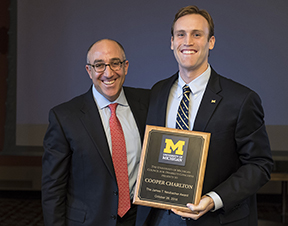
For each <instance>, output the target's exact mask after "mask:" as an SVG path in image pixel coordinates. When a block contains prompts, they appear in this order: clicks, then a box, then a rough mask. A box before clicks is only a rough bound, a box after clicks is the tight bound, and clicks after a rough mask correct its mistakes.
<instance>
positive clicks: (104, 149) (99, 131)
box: [80, 89, 115, 177]
mask: <svg viewBox="0 0 288 226" xmlns="http://www.w3.org/2000/svg"><path fill="white" fill-rule="evenodd" d="M80 110H81V112H82V113H83V114H82V116H81V118H80V119H81V121H82V123H83V125H84V127H85V129H86V130H87V132H88V134H89V135H90V137H91V139H92V141H93V143H94V145H95V147H96V148H95V149H96V150H97V151H98V152H99V153H100V155H101V157H102V159H103V161H104V162H105V164H106V166H107V168H108V170H109V172H110V173H111V175H112V176H113V177H115V173H114V168H113V163H112V158H111V154H110V151H109V145H108V142H107V138H106V134H105V131H104V128H103V125H102V121H101V118H100V114H99V111H98V108H97V106H96V103H95V101H94V99H93V94H92V89H90V90H89V91H88V92H87V93H86V94H85V96H84V103H83V107H82V108H81V109H80ZM95 149H92V151H94V150H95Z"/></svg>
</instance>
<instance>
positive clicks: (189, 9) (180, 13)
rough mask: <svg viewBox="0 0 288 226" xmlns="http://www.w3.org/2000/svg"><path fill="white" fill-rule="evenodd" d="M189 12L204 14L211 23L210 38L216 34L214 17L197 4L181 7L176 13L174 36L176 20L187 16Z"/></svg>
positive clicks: (172, 33) (172, 30) (172, 31)
mask: <svg viewBox="0 0 288 226" xmlns="http://www.w3.org/2000/svg"><path fill="white" fill-rule="evenodd" d="M189 14H199V15H201V16H203V17H204V18H205V19H206V20H207V22H208V25H209V36H208V40H209V39H210V38H211V37H212V36H214V23H213V19H212V17H211V16H210V14H209V13H208V12H207V11H206V10H205V9H201V10H200V9H199V8H198V7H197V6H193V5H192V6H186V7H183V8H181V9H179V11H178V12H177V13H176V15H175V18H174V21H173V24H172V27H171V35H172V36H174V25H175V23H176V21H177V20H178V19H179V18H180V17H182V16H186V15H189Z"/></svg>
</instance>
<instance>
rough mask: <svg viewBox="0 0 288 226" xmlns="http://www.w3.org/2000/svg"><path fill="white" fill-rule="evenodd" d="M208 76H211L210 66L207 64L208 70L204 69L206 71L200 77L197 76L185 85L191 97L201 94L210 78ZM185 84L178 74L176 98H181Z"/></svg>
mask: <svg viewBox="0 0 288 226" xmlns="http://www.w3.org/2000/svg"><path fill="white" fill-rule="evenodd" d="M210 74H211V67H210V64H208V68H207V69H206V71H204V72H203V73H202V74H201V75H200V76H198V77H197V78H196V79H194V80H192V81H191V82H190V83H189V84H187V85H188V86H189V88H190V90H191V93H192V94H193V95H195V94H197V93H199V92H201V91H202V90H204V89H205V88H206V85H207V83H208V80H209V78H210ZM185 84H186V83H185V82H184V80H183V79H182V78H181V76H180V74H179V73H178V85H177V97H178V98H180V97H181V95H182V93H183V91H182V87H183V86H184V85H185Z"/></svg>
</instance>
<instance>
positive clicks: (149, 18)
mask: <svg viewBox="0 0 288 226" xmlns="http://www.w3.org/2000/svg"><path fill="white" fill-rule="evenodd" d="M191 3H192V4H195V5H197V6H198V7H199V8H201V9H206V10H207V11H208V12H209V13H210V14H211V15H212V17H213V19H214V24H215V37H216V45H215V48H214V50H212V51H211V52H210V57H209V62H210V64H211V65H212V67H213V68H214V69H215V70H216V71H217V72H218V73H219V74H222V75H224V76H226V77H228V78H231V79H233V80H235V81H238V82H240V83H242V84H244V85H246V86H248V87H250V88H251V89H253V90H255V91H256V92H257V93H258V94H259V95H260V97H261V99H262V102H263V106H264V110H265V120H266V124H267V128H272V129H271V131H273V134H272V135H271V136H273V137H277V133H278V131H282V132H281V133H283V132H284V134H285V133H286V135H285V136H286V137H287V131H288V129H287V125H288V117H287V100H288V91H287V84H288V76H287V71H288V63H287V52H288V45H287V44H286V40H287V36H288V30H287V24H288V14H287V9H288V1H284V0H282V1H281V0H279V1H274V0H265V1H263V0H252V1H251V0H234V1H228V0H223V1H215V0H205V1H203V0H195V1H186V0H181V1H174V0H170V1H149V0H148V1H133V0H124V1H115V0H114V1H111V0H106V1H97V0H96V1H95V0H93V1H92V0H87V1H79V0H69V1H68V0H67V1H66V0H62V1H48V0H43V1H39V0H21V1H17V96H16V103H17V105H16V145H20V146H41V145H42V139H43V136H44V133H45V130H46V128H47V124H48V111H49V109H50V108H52V107H53V106H55V105H57V104H59V103H61V102H64V101H67V100H69V99H71V98H73V97H75V96H77V95H79V94H82V93H84V92H86V91H87V90H88V89H89V87H90V86H91V84H92V83H91V81H90V79H89V77H88V74H87V73H86V71H85V63H86V51H87V49H88V47H89V46H90V45H91V44H92V43H94V42H95V41H96V40H98V39H102V38H111V39H115V40H117V41H119V42H120V43H121V44H122V45H123V46H124V48H125V50H126V55H127V59H128V60H129V62H130V66H129V71H128V75H127V77H126V81H125V84H124V85H126V86H133V87H143V88H151V87H152V85H153V84H154V83H155V82H157V81H158V80H160V79H163V78H166V77H168V76H171V75H172V74H174V73H175V72H176V71H177V63H176V61H175V59H174V56H173V53H172V51H171V50H170V38H171V37H170V27H171V24H172V21H173V19H174V15H175V13H176V12H177V11H178V9H180V8H181V7H183V6H187V5H190V4H191ZM275 134H276V135H275ZM273 139H274V138H273ZM285 140H287V139H284V141H283V142H288V141H285ZM273 142H274V141H273ZM274 143H275V142H274ZM274 143H273V144H274ZM280 145H281V147H278V146H277V147H275V148H276V149H283V150H284V149H286V150H287V147H288V144H287V143H284V144H283V143H281V144H280Z"/></svg>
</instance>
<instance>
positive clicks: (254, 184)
mask: <svg viewBox="0 0 288 226" xmlns="http://www.w3.org/2000/svg"><path fill="white" fill-rule="evenodd" d="M263 118H264V113H263V109H262V106H261V100H260V98H259V96H258V95H257V94H256V93H255V92H253V91H251V92H250V93H249V94H248V95H247V97H246V98H245V100H244V101H243V104H242V106H241V108H240V111H239V115H238V120H237V124H236V128H235V141H236V147H235V148H236V151H237V154H238V157H239V160H240V167H239V168H238V170H237V171H236V172H235V173H233V174H232V175H231V176H230V177H229V178H228V179H227V180H226V181H224V182H223V183H221V184H220V185H219V186H218V187H217V188H216V189H215V192H216V193H217V194H219V195H220V197H221V199H222V201H223V204H224V211H225V212H226V211H227V212H228V211H229V210H231V209H232V208H235V206H237V205H238V204H239V203H241V202H243V201H244V200H245V199H247V198H248V197H249V196H251V195H254V194H255V193H256V192H257V191H258V189H260V188H261V187H262V186H263V185H264V184H265V183H267V182H268V181H269V179H270V172H271V170H272V167H273V160H272V157H271V150H270V144H269V140H268V136H267V133H266V128H265V124H264V119H263ZM224 147H225V146H224Z"/></svg>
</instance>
